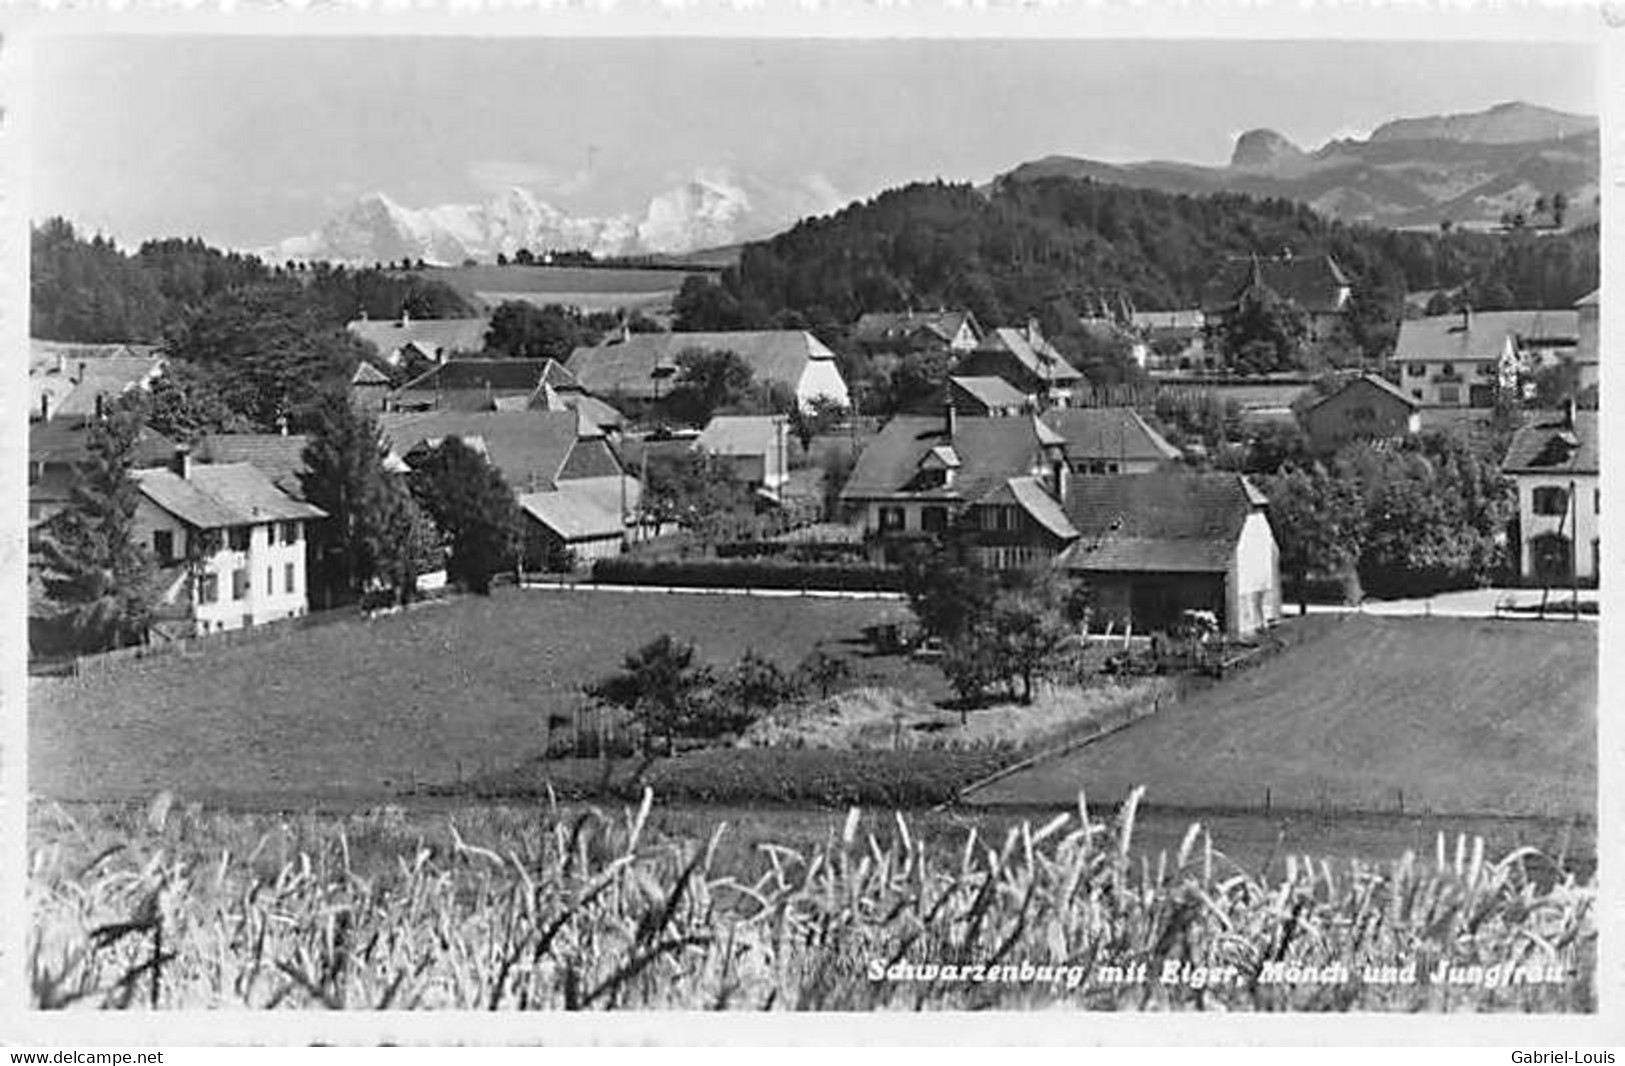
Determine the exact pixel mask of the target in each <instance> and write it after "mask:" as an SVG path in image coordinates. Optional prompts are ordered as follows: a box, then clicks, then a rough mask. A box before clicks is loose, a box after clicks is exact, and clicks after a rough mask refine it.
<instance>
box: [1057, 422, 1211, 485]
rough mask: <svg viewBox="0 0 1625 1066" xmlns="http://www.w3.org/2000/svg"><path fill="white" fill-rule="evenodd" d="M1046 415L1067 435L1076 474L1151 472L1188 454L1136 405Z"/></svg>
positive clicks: (1070, 461)
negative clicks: (1170, 440)
mask: <svg viewBox="0 0 1625 1066" xmlns="http://www.w3.org/2000/svg"><path fill="white" fill-rule="evenodd" d="M1043 418H1044V424H1045V425H1046V426H1049V428H1051V429H1053V430H1054V431H1055V432H1056V433H1058V434H1060V435H1061V436H1062V437H1064V438H1066V461H1067V465H1068V466H1069V467H1070V468H1071V470H1072V472H1073V473H1075V474H1149V473H1151V472H1152V471H1154V470H1161V469H1164V468H1165V467H1167V466H1168V465H1169V464H1171V463H1177V462H1179V461H1180V459H1182V458H1183V457H1184V456H1183V453H1181V452H1180V450H1179V449H1178V448H1176V447H1174V446H1173V445H1172V444H1169V443H1168V441H1167V439H1166V438H1164V437H1163V435H1162V434H1160V433H1158V432H1157V431H1156V430H1154V429H1152V428H1151V427H1150V426H1149V425H1147V424H1146V421H1145V419H1144V418H1141V417H1140V413H1139V412H1138V411H1136V410H1134V408H1132V407H1062V408H1057V409H1055V410H1053V411H1046V412H1045V413H1044V416H1043Z"/></svg>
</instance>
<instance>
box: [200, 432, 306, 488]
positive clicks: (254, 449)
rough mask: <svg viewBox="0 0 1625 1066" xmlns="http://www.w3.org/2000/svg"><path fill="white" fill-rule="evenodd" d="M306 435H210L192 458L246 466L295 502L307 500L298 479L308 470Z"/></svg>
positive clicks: (204, 439) (201, 441)
mask: <svg viewBox="0 0 1625 1066" xmlns="http://www.w3.org/2000/svg"><path fill="white" fill-rule="evenodd" d="M309 443H310V438H309V437H307V436H305V435H304V434H300V433H294V434H287V435H284V434H281V433H211V434H208V435H207V436H204V437H201V438H199V440H198V441H197V444H196V445H195V446H194V447H193V449H192V457H193V458H194V459H198V460H200V461H202V462H205V463H247V464H249V465H250V466H252V467H254V468H255V469H256V470H258V471H259V472H260V473H262V474H264V475H265V476H266V477H268V478H270V479H271V483H272V484H273V485H275V486H276V487H277V488H279V489H281V490H282V491H283V492H286V493H287V494H288V495H290V496H292V497H293V498H294V499H303V498H304V487H303V485H302V484H301V483H300V480H299V475H300V474H301V473H303V472H304V471H305V470H306V469H308V468H307V467H306V466H305V446H306V445H308V444H309Z"/></svg>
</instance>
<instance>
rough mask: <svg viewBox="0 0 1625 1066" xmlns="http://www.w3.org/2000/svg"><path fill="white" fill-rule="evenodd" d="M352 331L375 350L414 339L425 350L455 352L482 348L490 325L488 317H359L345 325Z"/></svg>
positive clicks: (394, 347) (387, 350)
mask: <svg viewBox="0 0 1625 1066" xmlns="http://www.w3.org/2000/svg"><path fill="white" fill-rule="evenodd" d="M345 328H346V329H348V330H349V331H350V332H351V333H352V334H353V335H355V336H356V337H359V338H360V339H362V340H364V341H366V342H368V343H369V344H371V345H372V346H373V347H374V348H376V349H378V354H379V355H383V356H388V355H390V354H391V353H392V352H395V351H396V350H398V349H400V348H403V347H405V346H406V345H407V344H410V343H416V344H417V346H418V348H419V349H420V350H422V351H424V352H427V353H429V354H430V355H434V354H437V353H441V352H443V353H445V354H448V355H450V354H454V353H457V352H483V351H485V335H486V333H488V332H489V331H490V329H491V320H490V319H488V318H412V319H408V320H406V321H404V322H403V321H401V320H400V319H370V318H362V319H357V320H356V321H354V322H350V323H348V324H347V325H346V326H345Z"/></svg>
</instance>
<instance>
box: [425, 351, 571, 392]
mask: <svg viewBox="0 0 1625 1066" xmlns="http://www.w3.org/2000/svg"><path fill="white" fill-rule="evenodd" d="M551 365H556V364H554V361H553V360H552V359H448V360H446V361H445V362H444V363H441V364H439V365H438V366H433V367H430V368H429V369H428V370H425V371H424V372H423V373H421V374H419V375H418V376H417V377H415V378H413V379H412V380H411V381H408V382H407V383H406V384H404V385H402V386H401V387H400V390H399V391H401V392H408V391H411V392H510V393H512V392H522V393H529V392H531V391H532V390H534V389H535V388H536V386H537V385H539V384H541V382H542V377H543V375H544V374H546V373H547V372H548V367H549V366H551Z"/></svg>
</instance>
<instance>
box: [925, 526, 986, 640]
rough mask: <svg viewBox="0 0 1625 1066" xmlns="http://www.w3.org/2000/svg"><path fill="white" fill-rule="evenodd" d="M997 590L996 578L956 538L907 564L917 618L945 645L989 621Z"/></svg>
mask: <svg viewBox="0 0 1625 1066" xmlns="http://www.w3.org/2000/svg"><path fill="white" fill-rule="evenodd" d="M997 591H998V590H997V585H996V583H995V581H994V580H993V576H992V575H991V574H989V573H988V572H987V571H986V570H984V569H983V568H982V567H980V566H977V565H976V564H975V562H974V561H973V560H972V557H971V556H970V554H969V551H968V549H967V547H966V546H965V545H963V544H961V543H960V542H959V540H958V538H955V537H949V538H948V539H947V540H945V541H944V542H942V543H940V544H938V545H936V546H934V547H933V548H931V549H929V550H927V551H925V552H924V553H922V554H920V555H917V556H915V557H914V558H911V559H908V560H907V561H905V563H904V564H903V592H904V594H905V595H906V596H907V597H908V605H909V607H910V608H911V609H912V610H913V612H914V617H916V618H918V619H919V620H920V627H921V628H922V629H924V630H925V632H926V633H927V634H929V635H931V636H933V637H937V638H938V639H940V640H942V641H943V642H944V644H950V645H951V644H953V643H954V642H955V641H957V640H959V639H960V638H961V637H963V636H965V635H966V634H967V633H968V632H969V631H970V630H971V629H973V628H974V627H975V626H976V625H977V624H978V623H980V622H981V621H983V620H984V619H986V618H987V617H988V615H989V614H990V613H991V611H992V607H993V600H994V597H995V596H996V595H997ZM951 657H952V656H950V658H951Z"/></svg>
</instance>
